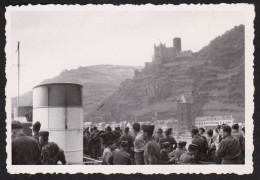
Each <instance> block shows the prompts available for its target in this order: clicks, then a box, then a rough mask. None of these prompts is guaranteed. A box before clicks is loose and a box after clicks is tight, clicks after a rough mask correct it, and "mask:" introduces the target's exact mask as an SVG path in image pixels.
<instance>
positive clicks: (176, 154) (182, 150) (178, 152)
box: [169, 141, 187, 162]
mask: <svg viewBox="0 0 260 180" xmlns="http://www.w3.org/2000/svg"><path fill="white" fill-rule="evenodd" d="M186 144H187V143H186V142H185V141H179V142H178V145H177V149H176V150H174V151H173V152H171V153H170V154H169V157H170V158H174V161H175V162H179V161H180V157H181V155H182V154H184V153H186V152H187V149H186V147H185V146H186Z"/></svg>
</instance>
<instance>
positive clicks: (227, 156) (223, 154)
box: [216, 125, 241, 164]
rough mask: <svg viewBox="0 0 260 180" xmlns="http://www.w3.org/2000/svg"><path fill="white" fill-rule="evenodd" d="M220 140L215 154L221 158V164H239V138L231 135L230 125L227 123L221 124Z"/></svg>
mask: <svg viewBox="0 0 260 180" xmlns="http://www.w3.org/2000/svg"><path fill="white" fill-rule="evenodd" d="M222 131H223V133H222V137H223V139H222V141H221V142H220V145H219V148H218V149H217V151H216V153H217V156H218V157H220V158H222V162H221V164H239V163H240V154H241V147H240V143H239V140H238V139H237V138H236V137H234V136H231V127H230V126H228V125H222Z"/></svg>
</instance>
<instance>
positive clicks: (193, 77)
mask: <svg viewBox="0 0 260 180" xmlns="http://www.w3.org/2000/svg"><path fill="white" fill-rule="evenodd" d="M244 37H245V27H244V25H240V26H236V27H234V28H232V29H231V30H229V31H227V32H226V33H224V34H223V35H221V36H219V37H217V38H215V39H214V40H212V41H211V42H210V43H209V45H207V46H205V47H204V48H202V49H201V50H200V51H199V52H197V53H193V55H192V57H191V58H187V59H185V58H183V59H181V60H180V61H176V60H175V61H166V62H168V63H164V64H155V63H147V65H146V66H145V68H144V69H142V70H141V71H140V72H139V73H136V74H135V76H134V77H133V78H132V79H130V80H129V79H128V80H125V81H124V82H123V83H122V85H121V86H120V87H119V89H118V90H117V91H115V92H114V93H113V94H112V95H111V96H110V97H109V98H107V99H106V100H105V101H104V102H103V103H104V106H103V107H102V108H101V109H100V110H99V111H98V112H96V114H95V116H94V117H93V118H92V119H91V120H95V121H106V122H109V121H117V122H120V121H150V120H152V119H153V118H154V117H156V118H158V119H169V118H177V112H176V111H177V99H178V98H180V97H181V96H182V95H184V96H185V97H186V98H187V99H188V100H189V101H190V102H192V119H193V120H194V119H195V118H196V117H197V116H211V115H212V116H213V115H233V116H234V118H235V121H237V122H244V113H245V111H244V98H245V88H244V86H245V82H244V78H245V73H244V68H245V65H244V61H245V43H244V42H245V39H244Z"/></svg>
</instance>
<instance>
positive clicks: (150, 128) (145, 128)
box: [142, 125, 154, 133]
mask: <svg viewBox="0 0 260 180" xmlns="http://www.w3.org/2000/svg"><path fill="white" fill-rule="evenodd" d="M142 129H143V131H144V132H150V133H153V130H154V125H142Z"/></svg>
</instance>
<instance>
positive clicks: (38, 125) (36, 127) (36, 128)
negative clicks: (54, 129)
mask: <svg viewBox="0 0 260 180" xmlns="http://www.w3.org/2000/svg"><path fill="white" fill-rule="evenodd" d="M40 129H41V123H40V122H39V121H36V122H35V123H34V124H33V127H32V130H33V132H40Z"/></svg>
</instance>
